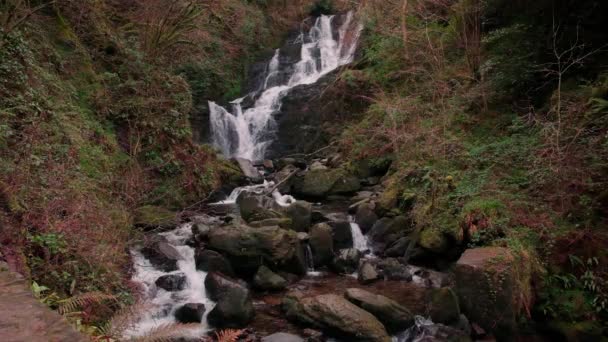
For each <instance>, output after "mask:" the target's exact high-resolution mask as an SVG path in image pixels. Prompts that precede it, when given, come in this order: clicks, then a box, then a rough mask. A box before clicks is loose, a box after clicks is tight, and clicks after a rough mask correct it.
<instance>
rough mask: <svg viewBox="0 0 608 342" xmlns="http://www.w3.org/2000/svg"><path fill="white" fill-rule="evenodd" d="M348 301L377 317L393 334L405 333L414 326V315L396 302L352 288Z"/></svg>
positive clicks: (349, 290) (349, 291)
mask: <svg viewBox="0 0 608 342" xmlns="http://www.w3.org/2000/svg"><path fill="white" fill-rule="evenodd" d="M344 296H345V297H346V299H348V300H349V301H350V302H351V303H353V304H355V305H356V306H358V307H360V308H362V309H363V310H365V311H367V312H369V313H371V314H372V315H374V316H376V318H378V320H379V321H380V322H382V324H384V326H385V327H386V328H387V329H388V330H389V331H391V332H397V331H403V330H404V329H406V328H408V327H410V326H411V325H412V324H414V315H413V314H412V313H411V312H410V311H409V310H408V309H407V308H405V307H404V306H402V305H400V304H399V303H397V302H395V301H394V300H392V299H390V298H387V297H384V296H381V295H378V294H374V293H371V292H368V291H365V290H362V289H357V288H351V289H348V290H346V293H345V294H344Z"/></svg>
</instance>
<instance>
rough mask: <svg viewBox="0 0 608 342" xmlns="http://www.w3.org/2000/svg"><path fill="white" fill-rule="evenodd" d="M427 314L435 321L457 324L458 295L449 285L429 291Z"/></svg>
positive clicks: (458, 319) (458, 314) (458, 312)
mask: <svg viewBox="0 0 608 342" xmlns="http://www.w3.org/2000/svg"><path fill="white" fill-rule="evenodd" d="M430 296H431V299H430V303H429V307H428V310H429V316H430V317H431V319H432V320H433V322H435V323H441V324H445V325H452V324H457V323H458V322H459V321H460V306H459V304H458V297H457V296H456V294H455V293H454V291H452V289H451V288H449V287H443V288H440V289H435V290H433V291H432V292H431V295H430Z"/></svg>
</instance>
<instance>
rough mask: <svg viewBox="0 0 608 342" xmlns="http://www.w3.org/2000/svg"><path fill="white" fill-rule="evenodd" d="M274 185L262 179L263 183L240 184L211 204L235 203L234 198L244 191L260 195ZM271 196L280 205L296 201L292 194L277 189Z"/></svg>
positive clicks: (288, 204) (286, 205) (284, 205)
mask: <svg viewBox="0 0 608 342" xmlns="http://www.w3.org/2000/svg"><path fill="white" fill-rule="evenodd" d="M274 185H275V183H274V182H269V181H264V183H263V184H256V185H248V186H241V187H238V188H235V189H234V190H232V192H231V193H230V195H229V196H228V198H226V199H225V200H223V201H219V202H217V203H212V204H235V203H236V200H237V199H238V198H239V196H240V195H241V194H242V193H244V192H249V193H254V194H257V195H261V194H264V193H266V192H267V191H269V190H271V189H272V187H273V186H274ZM272 198H274V200H275V202H276V203H277V204H278V205H280V206H282V207H288V206H290V205H291V204H292V203H294V202H295V201H296V199H295V198H293V196H290V195H283V194H281V193H280V192H279V191H278V190H274V191H273V192H272Z"/></svg>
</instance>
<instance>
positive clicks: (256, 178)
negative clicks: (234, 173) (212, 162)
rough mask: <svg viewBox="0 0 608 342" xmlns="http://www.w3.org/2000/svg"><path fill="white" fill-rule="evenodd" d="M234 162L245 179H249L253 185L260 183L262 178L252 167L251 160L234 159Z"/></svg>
mask: <svg viewBox="0 0 608 342" xmlns="http://www.w3.org/2000/svg"><path fill="white" fill-rule="evenodd" d="M236 162H237V163H238V164H239V167H240V168H241V171H243V174H244V175H245V177H247V178H249V179H250V180H251V181H252V182H254V183H262V182H263V181H264V178H263V177H262V175H261V174H260V172H259V171H258V170H257V169H256V168H255V167H254V166H253V163H252V162H251V160H247V159H243V158H236Z"/></svg>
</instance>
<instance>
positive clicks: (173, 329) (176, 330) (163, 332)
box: [132, 323, 201, 342]
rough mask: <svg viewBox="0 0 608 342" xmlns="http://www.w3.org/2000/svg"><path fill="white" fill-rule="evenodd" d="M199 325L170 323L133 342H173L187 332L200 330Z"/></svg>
mask: <svg viewBox="0 0 608 342" xmlns="http://www.w3.org/2000/svg"><path fill="white" fill-rule="evenodd" d="M200 327H201V325H200V324H199V323H191V324H183V323H168V324H162V325H159V326H158V327H156V328H154V329H152V330H150V331H149V332H148V333H147V334H146V335H145V336H142V337H138V338H135V339H133V340H132V341H133V342H172V341H174V340H175V337H178V336H179V335H181V334H183V333H184V332H185V330H189V329H197V328H200Z"/></svg>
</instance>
